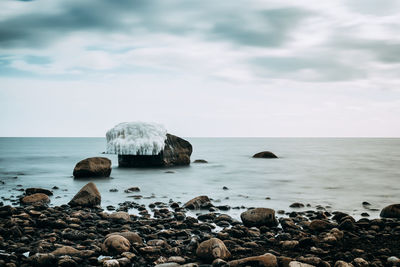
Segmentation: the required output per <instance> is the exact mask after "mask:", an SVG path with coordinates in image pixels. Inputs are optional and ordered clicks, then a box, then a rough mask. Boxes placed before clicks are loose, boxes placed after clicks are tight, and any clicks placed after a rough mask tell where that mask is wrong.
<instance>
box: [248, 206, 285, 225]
mask: <svg viewBox="0 0 400 267" xmlns="http://www.w3.org/2000/svg"><path fill="white" fill-rule="evenodd" d="M240 218H241V219H242V222H243V224H244V225H245V226H247V227H253V226H257V227H259V226H276V225H277V224H278V222H277V220H276V218H275V211H274V210H273V209H268V208H255V209H250V210H247V211H245V212H243V213H242V214H240Z"/></svg>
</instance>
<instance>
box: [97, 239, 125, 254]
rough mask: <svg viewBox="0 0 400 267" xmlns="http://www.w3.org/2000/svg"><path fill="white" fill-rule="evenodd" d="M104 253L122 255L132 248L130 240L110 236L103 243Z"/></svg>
mask: <svg viewBox="0 0 400 267" xmlns="http://www.w3.org/2000/svg"><path fill="white" fill-rule="evenodd" d="M102 248H103V251H104V252H105V253H108V254H115V253H117V254H121V253H123V252H128V251H129V250H130V248H131V245H130V242H129V240H128V239H126V238H125V237H123V236H121V235H115V234H114V235H110V236H108V237H107V238H106V239H105V240H104V242H103V246H102Z"/></svg>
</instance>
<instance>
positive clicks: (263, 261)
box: [228, 253, 278, 267]
mask: <svg viewBox="0 0 400 267" xmlns="http://www.w3.org/2000/svg"><path fill="white" fill-rule="evenodd" d="M228 264H229V266H230V267H239V266H260V267H278V260H277V259H276V257H275V256H274V255H272V254H270V253H266V254H264V255H261V256H253V257H247V258H243V259H239V260H233V261H229V262H228Z"/></svg>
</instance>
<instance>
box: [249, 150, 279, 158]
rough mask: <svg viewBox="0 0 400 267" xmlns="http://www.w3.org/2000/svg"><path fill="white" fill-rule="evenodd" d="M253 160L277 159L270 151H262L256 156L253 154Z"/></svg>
mask: <svg viewBox="0 0 400 267" xmlns="http://www.w3.org/2000/svg"><path fill="white" fill-rule="evenodd" d="M253 158H264V159H276V158H278V157H277V156H276V155H275V154H274V153H272V152H271V151H262V152H259V153H257V154H254V155H253Z"/></svg>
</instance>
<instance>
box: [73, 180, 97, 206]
mask: <svg viewBox="0 0 400 267" xmlns="http://www.w3.org/2000/svg"><path fill="white" fill-rule="evenodd" d="M100 203H101V195H100V192H99V190H98V189H97V187H96V185H95V184H94V183H93V182H90V183H88V184H86V185H85V186H84V187H82V188H81V190H79V192H78V193H77V194H76V195H75V196H74V197H73V198H72V200H71V201H70V202H69V203H68V204H69V205H70V206H81V207H95V206H99V205H100Z"/></svg>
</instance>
